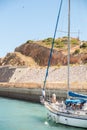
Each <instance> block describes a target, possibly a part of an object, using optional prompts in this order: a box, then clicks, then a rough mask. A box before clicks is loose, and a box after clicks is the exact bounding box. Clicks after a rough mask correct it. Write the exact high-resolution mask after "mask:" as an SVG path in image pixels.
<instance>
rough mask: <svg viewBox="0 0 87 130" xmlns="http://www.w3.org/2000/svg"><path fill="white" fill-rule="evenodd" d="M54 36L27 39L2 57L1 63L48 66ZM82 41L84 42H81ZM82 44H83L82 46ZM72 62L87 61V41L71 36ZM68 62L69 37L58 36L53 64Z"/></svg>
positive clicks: (81, 62) (82, 62)
mask: <svg viewBox="0 0 87 130" xmlns="http://www.w3.org/2000/svg"><path fill="white" fill-rule="evenodd" d="M51 43H52V38H47V39H45V40H42V41H31V40H29V41H27V42H26V43H24V44H22V45H20V46H19V47H17V48H15V51H14V52H13V53H8V54H7V55H6V56H5V57H4V58H3V59H2V58H0V65H12V66H24V65H25V66H38V65H39V66H47V64H48V58H49V55H50V48H51ZM81 43H82V44H81ZM80 44H81V46H80ZM70 63H71V64H85V63H87V42H84V41H83V42H82V41H80V40H78V39H75V38H71V54H70ZM66 64H67V37H63V38H58V39H56V40H55V43H54V50H53V54H52V58H51V66H55V65H57V66H59V65H66Z"/></svg>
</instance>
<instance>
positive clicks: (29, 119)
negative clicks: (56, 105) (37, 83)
mask: <svg viewBox="0 0 87 130" xmlns="http://www.w3.org/2000/svg"><path fill="white" fill-rule="evenodd" d="M46 113H47V111H46V109H45V108H44V106H42V105H40V104H35V103H30V102H24V101H18V100H11V99H5V98H0V130H83V129H80V128H73V127H68V126H64V125H59V124H55V123H54V122H49V121H48V120H47V118H46V117H47V116H46Z"/></svg>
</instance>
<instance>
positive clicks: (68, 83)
mask: <svg viewBox="0 0 87 130" xmlns="http://www.w3.org/2000/svg"><path fill="white" fill-rule="evenodd" d="M67 58H68V59H67V61H68V79H67V86H68V91H69V89H70V0H68V57H67Z"/></svg>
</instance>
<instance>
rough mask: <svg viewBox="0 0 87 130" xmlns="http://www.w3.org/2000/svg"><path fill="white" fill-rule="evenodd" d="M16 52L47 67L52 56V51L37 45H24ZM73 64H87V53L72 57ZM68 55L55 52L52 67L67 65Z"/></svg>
mask: <svg viewBox="0 0 87 130" xmlns="http://www.w3.org/2000/svg"><path fill="white" fill-rule="evenodd" d="M15 51H17V52H20V53H22V54H24V55H26V56H30V57H32V58H33V59H34V60H35V62H37V64H38V65H40V66H46V65H47V64H48V58H49V55H50V49H49V48H46V47H43V46H41V45H38V44H36V43H27V44H23V45H21V46H20V47H18V48H16V49H15ZM70 63H71V64H76V63H78V64H80V63H87V53H81V54H77V55H73V54H71V55H70ZM66 64H67V55H64V54H63V53H62V51H57V50H55V49H54V50H53V54H52V59H51V65H66Z"/></svg>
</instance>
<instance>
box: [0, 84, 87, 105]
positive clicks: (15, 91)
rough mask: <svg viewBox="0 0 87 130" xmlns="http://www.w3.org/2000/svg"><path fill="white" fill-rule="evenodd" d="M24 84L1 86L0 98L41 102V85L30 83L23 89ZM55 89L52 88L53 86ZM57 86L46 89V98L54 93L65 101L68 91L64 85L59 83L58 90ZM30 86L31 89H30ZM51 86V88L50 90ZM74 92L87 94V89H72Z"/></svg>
mask: <svg viewBox="0 0 87 130" xmlns="http://www.w3.org/2000/svg"><path fill="white" fill-rule="evenodd" d="M21 85H22V84H19V85H18V84H16V85H15V86H14V85H13V84H8V83H7V84H6V83H4V84H2V83H1V84H0V96H1V97H7V98H13V99H19V100H26V101H31V102H38V103H39V102H40V96H41V94H42V93H41V91H42V88H41V84H37V83H36V84H35V83H32V84H31V83H30V84H26V85H25V87H23V85H22V87H21ZM53 85H54V87H53V88H52V86H53ZM56 85H57V86H58V83H57V84H50V83H49V84H48V85H47V89H46V96H47V97H51V95H52V94H53V93H55V94H56V96H57V99H58V100H63V99H65V98H66V97H67V89H66V88H64V87H62V85H63V84H60V83H59V86H60V87H57V88H56ZM29 86H30V87H29ZM49 86H50V88H49ZM72 90H73V91H75V92H79V93H83V94H87V89H80V88H78V89H75V88H72Z"/></svg>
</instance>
